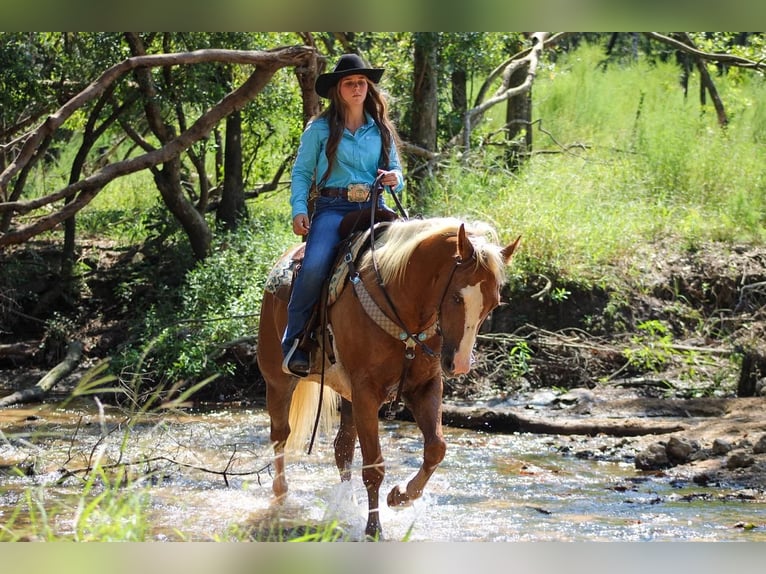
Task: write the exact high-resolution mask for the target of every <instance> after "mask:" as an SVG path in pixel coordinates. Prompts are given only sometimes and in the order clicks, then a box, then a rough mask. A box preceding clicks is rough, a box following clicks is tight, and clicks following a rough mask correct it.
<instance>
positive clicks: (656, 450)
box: [635, 442, 670, 470]
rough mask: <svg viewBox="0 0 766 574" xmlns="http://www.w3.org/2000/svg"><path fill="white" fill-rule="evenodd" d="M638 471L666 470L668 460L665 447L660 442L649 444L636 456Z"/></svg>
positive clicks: (668, 463)
mask: <svg viewBox="0 0 766 574" xmlns="http://www.w3.org/2000/svg"><path fill="white" fill-rule="evenodd" d="M635 465H636V468H637V469H638V470H659V469H662V468H668V467H669V466H670V460H668V453H667V451H666V449H665V445H664V444H663V443H661V442H655V443H653V444H650V445H649V446H648V447H646V448H645V449H644V450H642V451H641V452H639V453H638V454H637V455H636V461H635Z"/></svg>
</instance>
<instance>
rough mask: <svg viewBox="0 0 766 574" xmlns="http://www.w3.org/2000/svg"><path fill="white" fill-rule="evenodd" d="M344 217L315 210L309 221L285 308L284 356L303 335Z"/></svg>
mask: <svg viewBox="0 0 766 574" xmlns="http://www.w3.org/2000/svg"><path fill="white" fill-rule="evenodd" d="M344 215H345V213H344V212H342V211H337V210H332V209H327V210H322V211H321V212H319V211H318V212H317V213H316V214H315V215H314V218H313V219H312V221H311V232H310V233H309V236H308V239H307V240H306V253H305V255H304V257H303V263H302V265H301V270H300V273H298V276H297V277H296V279H295V285H294V286H293V292H292V295H291V296H290V302H289V303H288V305H287V328H286V329H285V334H284V336H283V337H282V351H283V353H285V354H286V353H287V351H289V350H290V347H291V346H292V344H293V341H294V340H295V339H296V338H298V337H300V336H301V335H302V334H303V330H304V328H305V327H306V323H307V322H308V320H309V319H310V318H311V311H312V310H313V308H314V305H315V304H316V302H317V300H318V299H319V295H320V292H321V290H322V284H323V283H324V280H325V278H326V277H327V275H328V274H329V272H330V267H331V266H332V263H333V261H334V260H335V254H336V251H337V246H338V241H339V236H338V227H339V226H340V221H341V219H343V216H344Z"/></svg>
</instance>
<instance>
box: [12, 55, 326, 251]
mask: <svg viewBox="0 0 766 574" xmlns="http://www.w3.org/2000/svg"><path fill="white" fill-rule="evenodd" d="M313 53H314V52H313V50H311V49H310V48H306V47H305V46H293V47H289V48H282V49H280V50H277V51H270V52H244V51H236V50H201V51H199V52H189V53H185V54H160V55H156V56H154V55H153V56H139V57H136V58H131V59H129V60H125V62H123V63H122V64H118V65H117V66H115V67H113V68H111V69H110V71H107V72H106V73H105V74H103V75H102V76H101V78H100V79H99V80H98V81H97V82H94V83H93V84H91V85H90V86H89V87H88V88H86V89H85V90H83V92H81V93H80V94H78V95H77V96H75V98H73V99H72V100H70V101H69V102H68V103H67V104H65V106H64V107H62V108H61V109H60V110H59V111H58V112H57V113H56V114H54V115H53V116H50V117H49V118H48V120H46V122H44V123H43V125H42V126H40V128H38V130H37V131H36V132H35V133H34V134H33V135H32V136H31V137H30V138H29V139H28V140H27V142H26V144H25V145H24V148H23V149H22V152H21V153H20V154H19V158H21V159H19V158H17V160H16V161H15V162H14V163H13V164H12V165H11V166H9V167H8V169H6V171H5V172H4V173H3V174H2V176H0V185H5V183H7V181H8V180H9V179H10V177H11V176H12V175H13V174H14V173H16V171H18V170H17V168H19V167H21V166H23V164H24V162H25V161H29V157H26V159H24V158H23V157H22V156H24V155H25V153H27V151H28V152H29V153H33V152H34V149H35V148H34V146H33V145H32V144H31V143H30V142H39V141H41V138H42V135H43V134H44V135H48V134H50V133H51V131H50V130H52V129H55V128H57V127H58V126H60V125H61V123H62V122H63V121H64V119H65V118H66V117H69V115H71V114H72V113H73V112H74V111H75V110H76V109H77V106H76V105H74V104H73V102H75V101H76V102H77V105H82V104H83V103H85V101H87V100H88V99H90V98H92V97H96V96H97V95H98V94H100V93H102V92H103V90H104V89H105V88H106V86H108V85H109V83H110V82H112V81H114V80H115V79H116V78H117V77H119V75H122V74H123V73H125V72H126V71H129V70H131V69H133V68H135V67H138V65H139V64H140V65H142V66H150V65H151V66H162V65H172V64H177V63H184V64H186V63H197V62H200V61H202V62H208V61H233V62H235V63H243V62H244V63H257V67H256V69H255V71H254V72H253V73H252V75H251V76H250V77H249V78H248V79H247V81H246V82H245V83H244V84H242V85H241V86H240V87H239V88H238V89H236V90H235V91H233V92H231V93H229V94H228V95H227V96H226V97H224V98H223V99H222V100H221V101H220V102H219V103H218V104H217V105H215V106H214V107H213V108H211V109H210V110H208V111H207V112H206V113H205V114H203V115H202V116H200V118H199V119H197V121H196V122H194V124H193V125H192V126H191V127H189V129H187V130H186V131H184V132H183V133H181V134H180V135H179V136H177V137H175V138H173V139H172V140H170V141H168V142H167V143H166V144H165V145H164V146H162V147H161V148H159V149H155V150H152V151H148V152H147V153H145V154H144V155H141V156H138V157H135V158H130V159H127V160H124V161H121V162H116V163H113V164H110V165H108V166H105V167H104V168H102V169H100V170H99V171H97V172H95V173H94V174H92V175H91V176H90V177H87V178H85V179H82V180H80V181H78V182H76V183H74V184H71V185H68V186H66V187H64V188H63V189H61V190H59V191H57V192H56V193H53V194H50V195H48V196H46V197H43V198H40V199H37V200H32V201H27V202H8V203H0V213H3V212H8V211H15V212H17V213H28V212H30V211H32V210H34V209H37V208H39V207H42V206H44V205H48V204H50V203H53V202H55V201H58V200H60V199H64V198H67V197H72V196H74V195H75V194H78V195H77V198H76V199H75V200H73V201H71V202H70V203H68V204H67V205H66V206H64V207H63V208H62V209H61V210H59V211H57V212H55V213H51V214H50V215H47V216H45V217H42V218H40V219H38V220H37V221H35V222H34V223H31V224H29V225H27V226H24V227H21V228H19V229H16V230H15V231H12V232H8V233H6V234H4V235H0V247H4V246H6V245H12V244H17V243H22V242H23V241H25V240H27V239H28V238H30V237H32V236H34V235H37V234H39V233H41V232H43V231H47V230H49V229H52V228H53V227H55V226H56V225H58V224H59V223H61V222H62V221H64V220H65V219H67V218H68V217H71V216H72V215H74V214H75V213H77V212H78V211H79V210H80V209H82V208H83V207H84V206H85V205H87V204H88V203H89V202H90V201H91V200H92V199H93V197H95V195H96V194H97V193H98V192H99V190H101V189H102V188H103V187H104V186H105V185H106V184H107V183H109V182H110V181H112V180H113V179H115V178H117V177H120V176H123V175H127V174H130V173H134V172H136V171H140V170H143V169H150V168H152V167H154V166H156V165H158V164H160V163H164V162H167V161H168V160H170V159H171V158H173V157H176V156H178V155H179V154H180V153H181V152H183V151H184V150H185V149H187V148H189V147H190V146H191V145H192V144H194V143H195V142H197V141H199V140H200V139H202V138H204V137H206V136H207V135H208V134H209V133H210V131H211V130H212V129H213V128H214V127H215V125H216V124H217V123H218V122H219V121H221V119H223V118H224V117H226V116H227V115H228V114H230V113H231V112H233V111H235V110H238V109H241V108H242V107H243V106H244V105H245V104H246V103H247V102H249V101H250V100H251V99H252V98H254V97H255V96H256V95H257V94H258V93H259V92H260V91H261V90H262V89H263V87H264V86H265V85H266V84H267V83H268V82H269V80H270V79H271V77H272V75H273V74H274V72H276V70H277V69H279V68H280V67H283V66H286V65H299V64H302V63H304V61H305V60H306V59H308V58H309V57H310V56H312V55H313ZM136 62H138V63H136ZM115 70H117V71H115ZM105 78H106V79H105ZM99 82H101V84H99ZM30 157H31V156H30ZM0 192H2V193H4V191H3V189H2V188H0Z"/></svg>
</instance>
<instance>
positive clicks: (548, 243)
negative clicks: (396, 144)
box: [426, 46, 766, 280]
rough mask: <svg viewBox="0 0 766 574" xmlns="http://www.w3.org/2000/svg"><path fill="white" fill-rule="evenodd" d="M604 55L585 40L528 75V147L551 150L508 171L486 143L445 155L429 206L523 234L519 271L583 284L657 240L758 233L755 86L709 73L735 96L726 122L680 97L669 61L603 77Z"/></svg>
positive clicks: (765, 209) (761, 180) (764, 195)
mask: <svg viewBox="0 0 766 574" xmlns="http://www.w3.org/2000/svg"><path fill="white" fill-rule="evenodd" d="M602 59H603V52H602V50H601V48H599V47H596V46H583V47H582V48H580V49H578V50H576V51H575V52H573V53H571V54H566V55H561V56H560V57H559V58H558V61H557V62H556V64H555V65H549V66H548V67H547V69H546V71H545V72H544V73H542V74H541V75H540V77H539V78H538V79H537V82H536V84H535V91H534V103H533V109H534V110H536V112H535V113H536V114H537V118H536V121H537V122H538V124H537V126H538V129H536V130H535V138H536V142H537V143H536V144H535V148H536V149H537V150H538V151H548V152H550V153H545V154H543V153H538V154H536V155H533V156H532V157H531V158H530V159H529V161H528V162H527V163H526V164H525V165H524V166H523V167H522V168H521V169H520V170H518V171H511V170H509V169H507V168H506V167H505V166H504V162H503V159H502V157H501V156H500V154H493V153H492V151H491V150H483V152H482V153H481V154H478V153H477V154H473V155H472V156H470V157H468V158H465V157H463V158H461V157H454V158H452V159H451V160H450V161H449V162H448V163H446V164H445V165H444V167H443V169H441V170H440V171H439V172H438V174H437V175H436V176H435V177H434V178H432V179H431V180H430V182H429V185H430V192H429V193H428V194H427V196H428V204H427V206H426V213H427V214H432V213H433V214H451V215H457V216H464V217H469V218H474V219H476V218H478V219H485V220H488V221H491V222H492V223H494V224H495V225H496V226H497V228H498V229H499V230H501V232H502V234H503V235H504V236H505V238H506V239H508V238H511V237H515V236H516V235H518V234H521V235H522V238H523V239H522V241H523V249H522V250H521V252H520V254H519V257H518V258H517V259H515V261H516V263H515V267H518V266H519V265H521V267H522V270H525V271H526V272H529V273H536V272H540V273H543V274H552V275H554V276H555V275H559V274H565V275H570V276H573V277H581V278H585V279H586V280H587V279H590V280H599V279H601V278H603V277H604V276H605V275H606V276H609V274H610V273H611V271H610V269H611V265H612V264H613V262H615V261H617V260H621V259H624V258H626V257H629V256H630V255H631V254H632V253H635V252H636V250H637V248H639V247H640V246H643V245H644V244H646V243H647V242H653V241H657V240H660V239H663V238H673V239H680V240H682V241H685V242H687V243H688V244H689V245H690V246H693V245H695V244H698V243H699V242H700V241H704V240H706V239H714V240H722V241H731V242H733V241H746V242H761V241H763V240H764V239H766V237H765V236H764V232H763V230H764V223H765V222H766V219H764V217H765V216H764V214H766V166H765V165H764V163H763V162H762V161H761V155H762V149H761V148H762V143H760V141H759V140H761V139H762V133H763V132H762V127H763V117H764V114H766V108H765V107H764V105H763V102H764V101H766V97H765V96H766V93H764V92H766V85H765V84H764V83H763V81H761V80H759V79H758V78H751V79H748V80H743V79H742V78H739V77H731V78H730V76H726V77H722V78H719V79H718V85H719V89H720V90H721V92H722V93H723V94H724V95H723V97H724V98H725V99H726V101H728V102H731V105H730V109H731V113H730V117H731V120H730V123H729V126H728V127H727V128H726V129H725V130H723V129H721V128H719V127H718V126H717V123H716V119H715V114H713V113H703V114H700V110H699V107H698V105H697V104H696V103H692V102H688V101H685V100H684V98H683V94H682V91H681V89H680V88H679V86H678V84H677V76H678V71H677V69H676V68H675V67H674V66H673V65H672V64H666V63H661V62H660V63H648V62H647V63H644V62H638V63H636V64H635V65H631V66H624V67H619V66H612V67H609V68H608V69H607V70H606V71H605V72H599V71H598V63H599V62H600V61H601V60H602ZM638 112H640V113H638ZM488 129H489V128H488ZM564 144H567V145H570V146H573V147H568V148H564V147H563V145H564ZM724 158H725V161H723V159H724ZM521 272H522V273H523V272H524V271H521Z"/></svg>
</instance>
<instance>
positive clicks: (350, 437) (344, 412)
mask: <svg viewBox="0 0 766 574" xmlns="http://www.w3.org/2000/svg"><path fill="white" fill-rule="evenodd" d="M334 446H335V464H336V465H337V466H338V471H339V472H340V479H341V481H342V482H347V481H349V480H351V463H352V462H353V461H354V447H355V446H356V425H355V424H354V414H353V412H352V405H351V402H350V401H347V400H346V399H343V400H342V402H341V405H340V427H339V428H338V434H337V435H336V436H335V442H334Z"/></svg>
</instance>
